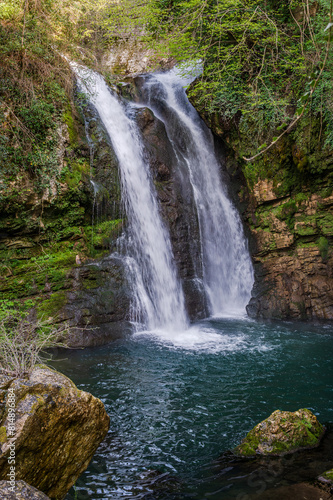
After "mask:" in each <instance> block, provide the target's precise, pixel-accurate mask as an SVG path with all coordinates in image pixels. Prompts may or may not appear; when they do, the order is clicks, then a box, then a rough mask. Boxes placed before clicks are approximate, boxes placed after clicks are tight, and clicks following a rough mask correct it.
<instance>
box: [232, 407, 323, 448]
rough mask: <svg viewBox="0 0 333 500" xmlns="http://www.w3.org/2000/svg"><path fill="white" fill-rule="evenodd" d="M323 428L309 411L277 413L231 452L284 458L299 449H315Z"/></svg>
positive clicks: (258, 426)
mask: <svg viewBox="0 0 333 500" xmlns="http://www.w3.org/2000/svg"><path fill="white" fill-rule="evenodd" d="M324 432H325V428H324V427H323V426H322V425H321V424H320V422H318V420H317V418H316V417H315V415H313V413H311V411H310V410H307V409H301V410H298V411H296V412H294V413H292V412H288V411H280V410H276V411H274V412H273V413H272V415H270V416H269V417H268V418H267V419H266V420H263V421H262V422H260V423H259V424H258V425H256V426H255V427H254V428H253V429H252V430H251V431H250V432H249V433H248V435H247V436H246V438H245V439H243V441H242V443H241V444H240V445H239V446H237V447H236V448H235V449H234V450H233V452H234V453H235V454H236V455H240V456H244V457H249V456H254V455H280V456H281V455H285V454H287V453H293V452H295V451H298V450H301V449H309V448H315V447H316V446H318V445H319V443H320V440H321V438H322V437H323V435H324Z"/></svg>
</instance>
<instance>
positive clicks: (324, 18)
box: [146, 0, 333, 168]
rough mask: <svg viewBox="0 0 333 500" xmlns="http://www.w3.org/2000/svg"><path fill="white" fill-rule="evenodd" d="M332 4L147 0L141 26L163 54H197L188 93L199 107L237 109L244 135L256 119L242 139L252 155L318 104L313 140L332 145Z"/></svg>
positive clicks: (229, 113) (229, 114)
mask: <svg viewBox="0 0 333 500" xmlns="http://www.w3.org/2000/svg"><path fill="white" fill-rule="evenodd" d="M330 10H331V2H330V1H329V0H319V1H318V2H312V1H310V0H291V1H289V2H287V1H283V2H274V1H260V0H249V1H248V2H246V3H244V2H242V1H241V0H219V1H218V2H216V1H215V0H207V1H205V2H202V0H173V1H164V0H151V2H150V12H151V16H150V17H149V18H147V19H146V28H148V30H149V32H150V33H151V42H152V43H153V44H154V46H155V47H156V46H157V47H158V48H159V49H160V54H164V55H169V56H170V55H172V56H173V57H175V58H176V59H177V60H178V61H184V59H185V60H187V61H188V60H190V61H193V60H195V59H196V60H198V59H200V60H201V61H202V64H203V73H202V75H201V77H200V78H198V79H197V80H196V81H195V82H194V83H193V84H192V86H191V87H190V89H189V96H190V98H191V99H192V100H193V101H194V102H195V104H196V106H197V107H198V108H199V109H200V110H201V111H202V112H203V114H206V115H212V114H214V113H218V114H219V115H220V116H221V115H222V116H224V119H225V120H226V121H228V120H229V121H231V120H233V119H234V118H235V117H238V118H237V124H238V128H239V131H240V132H241V133H242V134H243V135H244V136H247V135H249V131H250V130H251V129H253V126H255V128H256V133H255V134H253V133H252V136H251V137H249V141H248V144H247V145H244V146H243V147H247V151H243V153H247V154H250V155H253V154H254V153H255V152H260V151H262V150H264V149H265V148H266V147H267V144H266V145H263V143H264V142H265V140H266V141H267V139H268V140H269V142H268V141H267V142H268V144H270V142H271V141H274V140H276V139H277V138H278V136H279V135H280V133H282V132H284V131H285V130H286V127H287V126H288V124H290V123H291V122H292V120H293V119H295V118H296V117H297V116H299V115H300V114H302V115H303V114H306V115H310V116H311V115H313V116H316V115H317V114H318V112H320V113H321V117H322V118H321V120H322V130H320V131H318V135H317V142H318V139H319V141H320V140H321V139H324V142H325V143H326V145H333V142H332V141H333V136H332V130H333V126H332V125H333V99H332V98H331V95H332V94H333V93H332V90H333V89H332V81H333V78H332V77H333V66H332V58H331V57H330V54H331V50H332V49H331V47H330V44H329V39H330V30H331V27H329V25H328V20H329V19H330V17H329V16H330ZM325 28H327V29H326V31H325ZM323 68H324V71H323ZM331 99H332V100H331ZM274 131H277V132H278V133H277V134H276V132H275V134H274ZM258 148H259V149H258ZM305 166H306V165H303V164H302V165H301V168H304V167H305Z"/></svg>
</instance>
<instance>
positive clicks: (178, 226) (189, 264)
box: [135, 78, 207, 319]
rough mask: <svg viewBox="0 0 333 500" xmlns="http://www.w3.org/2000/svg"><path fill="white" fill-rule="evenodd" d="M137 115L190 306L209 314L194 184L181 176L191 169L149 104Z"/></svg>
mask: <svg viewBox="0 0 333 500" xmlns="http://www.w3.org/2000/svg"><path fill="white" fill-rule="evenodd" d="M135 82H136V83H137V85H138V86H140V84H142V82H141V81H140V78H137V79H135ZM135 118H136V123H137V125H138V127H139V129H140V131H141V133H142V137H143V142H144V146H145V154H146V158H147V161H148V162H149V165H150V169H151V172H152V177H153V181H154V184H155V189H156V192H157V198H158V201H159V203H160V206H161V212H162V216H163V219H164V222H165V224H166V226H167V227H168V229H169V231H170V238H171V244H172V248H173V252H174V257H175V260H176V263H177V269H178V272H179V275H180V278H181V279H182V282H183V289H184V294H185V301H186V309H187V311H188V313H189V316H190V317H191V319H199V318H203V317H205V316H206V315H207V304H206V301H205V296H204V290H203V288H202V285H201V284H200V278H202V268H201V251H200V234H199V224H198V219H197V213H196V209H195V202H194V198H193V192H192V189H191V186H190V185H189V183H187V184H186V183H184V182H181V177H182V176H184V175H187V173H186V172H184V171H183V170H182V169H183V168H184V166H182V165H181V164H179V162H178V161H177V158H176V157H175V153H174V150H173V147H172V144H171V143H170V141H169V139H168V136H167V133H166V130H165V126H164V124H163V122H162V121H161V120H159V119H158V118H156V117H155V115H154V114H153V112H152V111H151V110H150V109H149V108H141V109H139V110H137V111H136V116H135Z"/></svg>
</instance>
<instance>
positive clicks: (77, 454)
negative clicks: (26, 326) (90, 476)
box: [0, 366, 109, 500]
mask: <svg viewBox="0 0 333 500" xmlns="http://www.w3.org/2000/svg"><path fill="white" fill-rule="evenodd" d="M0 391H1V393H2V394H1V395H2V397H1V400H3V401H4V404H2V406H1V407H0V412H1V413H0V415H1V420H0V479H5V478H6V479H7V478H8V474H9V472H10V465H9V461H8V458H9V457H10V456H11V454H13V450H14V453H15V474H16V479H17V480H23V481H26V482H27V483H29V484H31V485H32V486H34V487H35V488H38V489H40V490H41V491H43V492H44V493H45V494H47V495H48V496H49V497H50V498H51V499H55V500H60V499H62V498H64V496H65V494H66V493H67V491H68V490H69V488H70V487H71V486H72V485H73V484H74V483H75V481H76V479H77V478H78V477H79V475H80V474H81V473H82V472H83V471H84V470H85V469H86V468H87V466H88V464H89V462H90V460H91V458H92V456H93V454H94V453H95V451H96V449H97V447H98V445H99V443H100V442H101V441H102V440H103V438H104V437H105V435H106V433H107V431H108V428H109V417H108V415H107V414H106V411H105V409H104V405H103V403H102V402H101V401H100V400H99V399H97V398H95V397H94V396H92V395H91V394H89V393H87V392H84V391H80V390H78V389H77V387H76V386H75V385H74V383H73V382H72V381H71V380H69V379H68V378H67V377H65V376H64V375H62V374H60V373H58V372H56V371H54V370H51V369H49V368H47V367H44V366H39V367H36V368H35V369H34V370H33V372H32V373H31V374H30V375H29V376H28V377H27V378H25V379H13V378H10V377H5V376H1V377H0ZM13 405H14V407H15V425H14V427H13V422H11V411H12V410H11V408H12V407H13ZM1 410H2V411H1Z"/></svg>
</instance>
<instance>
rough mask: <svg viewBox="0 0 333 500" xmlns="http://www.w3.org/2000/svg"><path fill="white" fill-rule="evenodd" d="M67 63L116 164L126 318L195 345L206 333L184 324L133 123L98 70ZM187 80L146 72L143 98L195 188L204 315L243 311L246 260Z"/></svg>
mask: <svg viewBox="0 0 333 500" xmlns="http://www.w3.org/2000/svg"><path fill="white" fill-rule="evenodd" d="M72 66H73V69H74V71H75V73H76V75H77V77H78V81H79V85H80V87H81V90H82V91H83V92H85V93H86V94H87V95H88V96H89V99H90V102H91V103H92V104H93V105H94V106H95V108H96V110H97V113H98V114H99V116H100V118H101V121H102V122H103V125H104V127H105V129H106V131H107V133H108V135H109V137H110V140H111V142H112V145H113V148H114V151H115V153H116V155H117V158H118V161H119V166H120V175H121V183H122V197H123V201H124V204H125V210H126V215H127V218H128V231H127V234H126V236H125V238H124V239H125V247H126V256H125V258H124V262H125V264H126V266H127V271H128V277H129V279H130V281H131V282H132V284H133V304H132V314H131V319H132V321H133V322H135V323H137V324H140V325H141V326H140V328H141V330H142V329H146V330H150V331H155V332H156V331H159V332H162V331H163V334H162V333H161V339H163V340H165V341H166V342H171V343H173V344H174V343H175V335H176V336H177V338H178V337H179V338H178V343H179V341H181V339H182V337H183V336H184V335H185V338H184V342H185V344H186V343H188V342H189V343H190V344H195V345H197V344H200V343H201V342H202V341H203V339H204V342H206V341H207V340H208V339H207V338H205V337H207V335H208V333H209V332H207V331H206V332H204V331H202V332H201V331H199V330H200V329H198V328H196V329H195V331H194V329H193V328H191V329H189V321H188V317H187V313H186V310H185V300H184V295H183V290H182V286H181V282H180V280H179V278H178V275H177V270H176V267H175V263H174V257H173V252H172V247H171V243H170V238H169V234H168V231H167V229H166V227H165V226H164V223H163V221H162V219H161V215H160V212H159V207H158V203H157V198H156V193H155V188H154V185H153V182H152V180H151V174H150V170H149V165H148V164H147V162H146V161H145V159H144V151H143V145H142V139H141V136H140V133H139V131H138V129H137V126H136V124H135V122H134V120H133V119H131V118H130V113H129V114H128V109H127V108H126V106H125V104H124V103H123V102H122V101H121V100H120V99H119V98H118V96H117V94H113V93H112V91H111V90H110V88H109V87H108V86H107V85H106V83H105V81H104V79H103V78H102V77H101V76H100V75H99V74H97V73H95V72H93V71H91V70H88V69H87V68H84V67H82V66H79V65H76V64H73V65H72ZM191 80H193V77H186V78H184V77H182V76H181V75H180V74H179V73H177V70H176V69H174V70H172V71H169V72H167V73H161V74H153V75H148V76H147V77H146V78H145V89H146V99H148V104H149V106H150V107H151V108H152V109H153V110H154V112H155V114H156V115H157V116H158V117H159V118H160V119H162V120H163V121H164V123H165V126H166V130H167V133H168V136H169V139H170V141H171V143H172V144H173V147H174V150H175V154H176V156H177V158H178V161H182V162H183V163H184V162H185V164H186V166H187V169H188V179H187V182H190V184H191V186H192V189H193V194H194V200H195V204H196V210H197V214H198V220H199V227H200V238H201V254H202V255H201V258H202V268H203V283H204V287H205V292H206V295H207V297H208V301H209V306H210V313H211V314H212V315H226V314H227V315H244V314H245V306H246V304H247V303H248V301H249V299H250V293H251V289H252V285H253V269H252V263H251V259H250V255H249V252H248V248H247V242H246V239H245V237H244V233H243V228H242V223H241V219H240V216H239V215H238V212H237V211H236V209H235V208H234V206H233V204H232V203H231V201H230V200H229V198H228V196H227V193H226V191H225V189H224V187H223V185H222V181H221V173H220V165H219V163H218V160H217V158H216V156H215V152H214V141H213V137H212V134H211V132H210V131H209V129H208V128H207V127H206V126H205V124H204V123H203V121H202V120H201V119H200V117H199V115H198V114H197V112H196V111H195V110H194V108H193V107H192V106H191V104H190V103H189V101H188V99H187V96H186V94H185V91H184V88H183V87H184V86H185V85H188V84H189V83H190V81H191ZM147 96H148V97H147ZM143 104H147V103H143ZM183 182H186V179H185V180H183ZM167 332H169V333H167ZM214 338H215V337H214ZM212 341H213V338H210V342H212ZM181 343H182V341H181Z"/></svg>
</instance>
